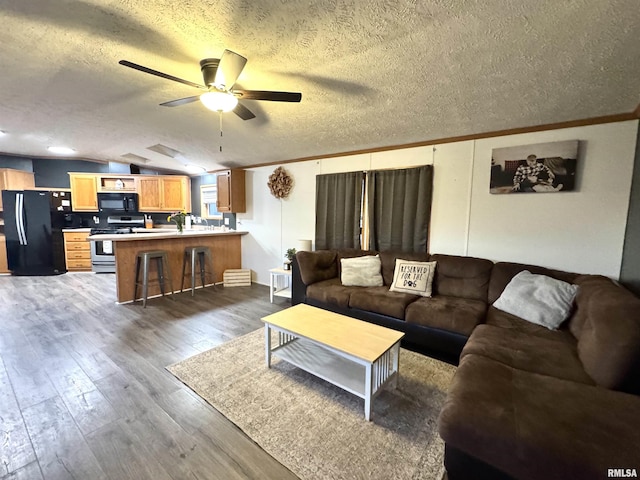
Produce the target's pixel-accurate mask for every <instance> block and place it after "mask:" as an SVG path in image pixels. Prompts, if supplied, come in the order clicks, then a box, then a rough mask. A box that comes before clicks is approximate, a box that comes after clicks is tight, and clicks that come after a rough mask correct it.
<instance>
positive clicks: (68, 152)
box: [47, 147, 76, 155]
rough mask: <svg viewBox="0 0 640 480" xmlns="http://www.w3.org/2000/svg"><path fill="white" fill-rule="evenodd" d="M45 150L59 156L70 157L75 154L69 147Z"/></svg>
mask: <svg viewBox="0 0 640 480" xmlns="http://www.w3.org/2000/svg"><path fill="white" fill-rule="evenodd" d="M47 150H49V151H50V152H51V153H58V154H60V155H71V154H74V153H76V151H75V150H74V149H73V148H69V147H48V148H47Z"/></svg>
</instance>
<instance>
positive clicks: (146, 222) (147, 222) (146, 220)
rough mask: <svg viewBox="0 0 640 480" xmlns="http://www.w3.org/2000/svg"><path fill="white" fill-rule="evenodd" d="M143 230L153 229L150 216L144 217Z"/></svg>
mask: <svg viewBox="0 0 640 480" xmlns="http://www.w3.org/2000/svg"><path fill="white" fill-rule="evenodd" d="M144 228H153V218H151V215H145V216H144Z"/></svg>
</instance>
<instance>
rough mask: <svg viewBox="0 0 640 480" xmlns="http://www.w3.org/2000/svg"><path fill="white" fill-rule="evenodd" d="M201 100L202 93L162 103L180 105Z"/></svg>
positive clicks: (173, 105)
mask: <svg viewBox="0 0 640 480" xmlns="http://www.w3.org/2000/svg"><path fill="white" fill-rule="evenodd" d="M198 100H200V95H194V96H193V97H185V98H179V99H178V100H171V101H170V102H164V103H161V104H160V106H162V107H179V106H180V105H186V104H187V103H192V102H197V101H198Z"/></svg>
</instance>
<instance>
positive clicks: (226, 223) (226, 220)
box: [224, 217, 229, 225]
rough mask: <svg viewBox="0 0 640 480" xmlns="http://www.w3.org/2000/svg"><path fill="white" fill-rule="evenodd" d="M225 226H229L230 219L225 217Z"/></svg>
mask: <svg viewBox="0 0 640 480" xmlns="http://www.w3.org/2000/svg"><path fill="white" fill-rule="evenodd" d="M224 224H225V225H229V217H225V218H224Z"/></svg>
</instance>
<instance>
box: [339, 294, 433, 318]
mask: <svg viewBox="0 0 640 480" xmlns="http://www.w3.org/2000/svg"><path fill="white" fill-rule="evenodd" d="M418 298H420V297H418V296H417V295H411V294H409V293H401V292H391V291H389V289H388V288H387V287H386V286H381V287H366V288H361V289H359V290H357V291H353V292H352V293H351V296H350V298H349V307H351V308H357V309H359V310H366V311H368V312H373V313H378V314H380V315H388V316H390V317H394V318H398V319H400V320H403V319H404V317H405V310H406V308H407V305H409V304H410V303H411V302H414V301H415V300H416V299H418Z"/></svg>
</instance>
